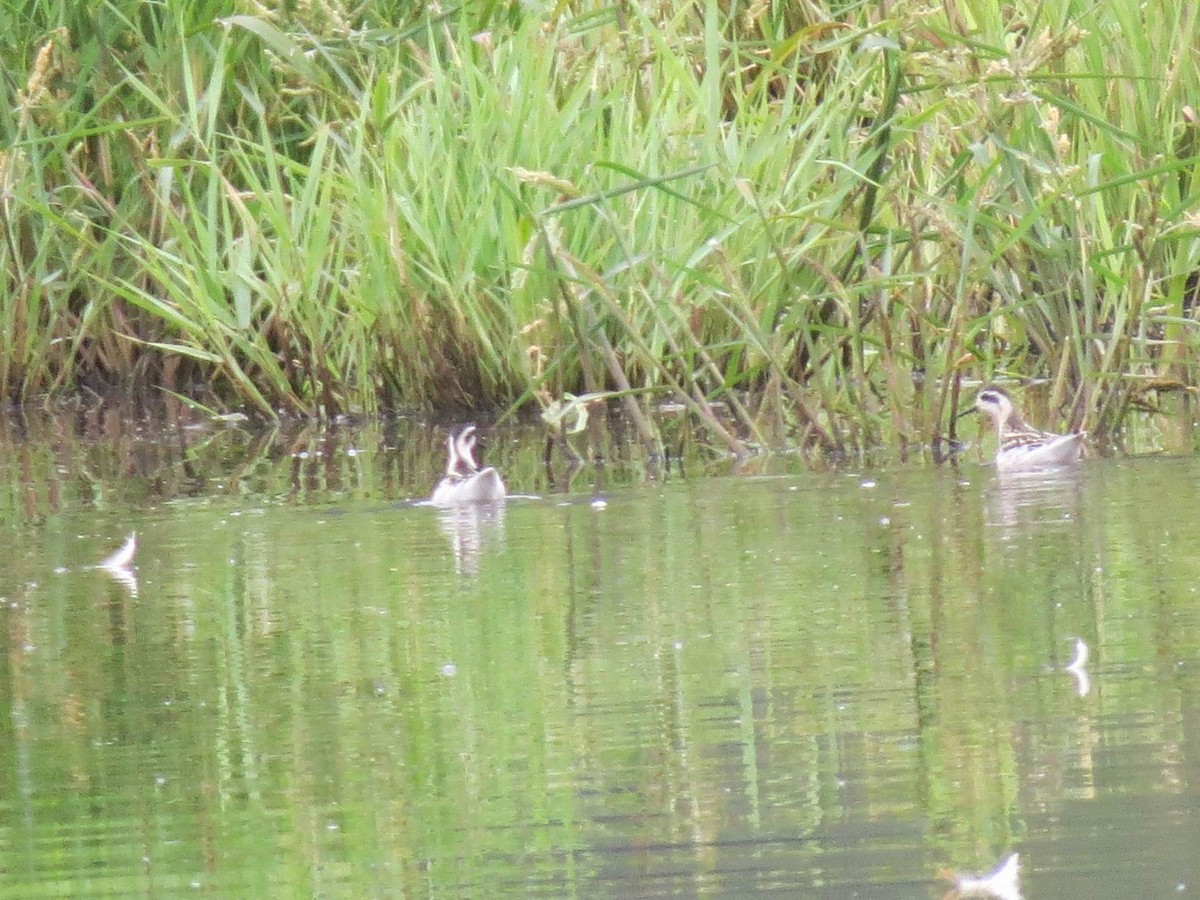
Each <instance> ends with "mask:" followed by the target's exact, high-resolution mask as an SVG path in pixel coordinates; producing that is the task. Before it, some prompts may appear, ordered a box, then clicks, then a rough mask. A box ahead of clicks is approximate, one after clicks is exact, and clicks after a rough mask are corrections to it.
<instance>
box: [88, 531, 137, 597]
mask: <svg viewBox="0 0 1200 900" xmlns="http://www.w3.org/2000/svg"><path fill="white" fill-rule="evenodd" d="M136 554H137V532H134V533H133V534H131V535H129V537H127V538H125V543H123V544H122V545H121V548H120V549H119V550H117V552H116V553H113V554H112V555H110V556H107V557H105V558H104V559H102V560H101V561H100V564H99V565H98V566H97V567H96V568H98V569H103V570H104V571H105V572H106V573H107V574H108V576H109V577H110V578H111V579H112V580H113V581H115V582H117V583H118V584H120V585H121V586H122V587H124V588H125V589H126V590H127V591H129V595H130V596H131V597H133V598H134V599H137V595H138V581H137V573H136V572H135V571H134V569H133V557H134V556H135V555H136Z"/></svg>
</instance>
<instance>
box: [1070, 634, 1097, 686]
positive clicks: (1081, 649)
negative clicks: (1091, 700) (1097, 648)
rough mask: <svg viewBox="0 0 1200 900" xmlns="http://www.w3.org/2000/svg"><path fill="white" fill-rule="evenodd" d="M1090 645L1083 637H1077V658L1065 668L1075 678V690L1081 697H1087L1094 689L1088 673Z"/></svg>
mask: <svg viewBox="0 0 1200 900" xmlns="http://www.w3.org/2000/svg"><path fill="white" fill-rule="evenodd" d="M1087 661H1088V645H1087V644H1086V643H1084V640H1083V638H1075V658H1074V659H1072V660H1071V662H1070V664H1069V665H1068V666H1067V667H1066V668H1065V669H1063V671H1064V672H1067V673H1068V674H1070V675H1072V676H1073V677H1074V678H1075V690H1076V691H1077V692H1078V693H1079V696H1080V697H1086V696H1087V695H1088V693H1089V692H1090V691H1091V690H1092V679H1091V676H1090V675H1088V670H1087Z"/></svg>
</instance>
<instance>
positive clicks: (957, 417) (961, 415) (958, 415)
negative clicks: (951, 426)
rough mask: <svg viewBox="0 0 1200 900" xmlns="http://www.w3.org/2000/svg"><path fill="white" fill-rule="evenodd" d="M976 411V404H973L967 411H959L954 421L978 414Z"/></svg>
mask: <svg viewBox="0 0 1200 900" xmlns="http://www.w3.org/2000/svg"><path fill="white" fill-rule="evenodd" d="M976 411H977V410H976V409H975V404H974V403H972V404H971V405H970V406H968V407H966V408H965V409H960V410H959V411H958V414H957V415H955V417H954V421H955V422H957V421H958V420H959V419H961V418H964V417H965V416H969V415H970V414H971V413H973V412H976Z"/></svg>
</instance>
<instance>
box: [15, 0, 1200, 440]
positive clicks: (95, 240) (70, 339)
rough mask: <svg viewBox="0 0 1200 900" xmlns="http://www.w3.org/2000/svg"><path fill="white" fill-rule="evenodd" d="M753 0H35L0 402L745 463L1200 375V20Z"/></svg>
mask: <svg viewBox="0 0 1200 900" xmlns="http://www.w3.org/2000/svg"><path fill="white" fill-rule="evenodd" d="M722 6H728V4H717V3H713V4H708V5H707V6H705V5H703V4H702V5H700V7H691V6H688V7H683V8H680V9H679V10H677V11H676V12H675V13H674V15H671V14H670V11H671V10H674V9H675V8H674V7H671V6H669V5H668V6H667V7H664V8H663V9H664V10H665V11H666V12H663V13H658V12H652V13H647V12H645V11H644V10H643V9H642V7H641V6H639V5H636V4H635V5H634V6H632V7H630V8H625V7H620V8H619V10H616V11H614V10H607V11H605V12H604V13H602V14H599V13H593V12H591V11H590V10H589V9H584V8H583V7H582V6H578V5H573V4H561V5H559V6H558V7H557V8H556V9H557V13H547V14H546V17H545V18H544V19H539V18H537V17H536V16H535V15H533V14H532V13H530V12H528V11H527V10H525V9H524V8H523V7H522V8H518V7H513V8H512V9H509V8H508V7H503V8H501V7H493V6H492V5H484V6H482V7H478V8H476V7H474V6H468V7H467V8H465V9H464V10H453V11H451V12H449V13H447V14H439V15H437V16H431V17H428V18H422V19H412V20H411V21H407V22H404V23H402V24H401V25H400V27H399V28H397V27H394V23H392V22H391V17H392V16H393V11H392V9H391V7H388V6H387V5H384V4H367V5H365V6H363V7H354V11H353V12H351V11H349V8H342V7H340V6H338V5H336V4H322V5H320V6H319V8H318V6H317V5H309V4H303V5H300V6H298V7H297V8H296V9H295V10H293V11H289V12H285V11H284V8H283V7H280V8H279V10H277V11H276V12H274V13H263V14H262V16H260V17H253V16H248V15H234V16H231V17H229V18H226V19H223V20H219V19H217V18H216V17H217V16H218V15H223V14H224V13H226V12H228V10H226V9H225V8H224V7H218V6H217V5H216V4H191V5H183V6H179V7H178V8H173V9H169V10H168V9H162V8H158V7H154V8H146V7H144V6H143V5H142V4H137V3H133V2H130V0H116V2H113V3H110V4H109V5H108V7H106V9H108V11H109V12H110V13H111V15H109V14H106V15H105V16H103V17H100V19H102V20H103V21H99V20H97V19H96V17H92V16H89V17H88V18H87V20H86V22H85V21H84V20H83V19H81V18H79V16H81V15H82V13H78V12H76V11H75V8H74V6H73V5H71V4H61V3H60V4H58V5H57V7H56V5H55V4H53V3H51V4H42V5H39V6H38V7H37V8H36V12H34V13H32V14H31V15H30V17H28V18H22V19H21V20H20V21H19V22H9V23H7V24H8V26H9V28H8V30H7V31H6V32H5V33H4V36H3V37H0V45H2V46H3V49H4V50H5V56H6V58H7V59H12V60H19V61H20V63H18V65H19V66H21V65H23V66H24V68H18V69H17V70H16V71H15V72H14V74H13V77H12V78H11V79H9V80H8V81H7V82H6V84H5V88H6V90H7V91H9V92H10V94H11V95H12V96H10V97H9V100H10V102H9V103H6V104H0V129H2V133H3V135H4V138H5V140H4V142H3V143H4V145H6V146H7V147H8V149H7V150H6V151H5V152H4V153H3V155H0V197H2V198H3V206H4V215H3V217H2V220H3V223H4V225H3V240H0V260H2V271H3V277H4V282H3V288H2V291H3V294H2V296H0V319H3V325H4V328H3V339H2V346H0V351H2V352H0V391H3V392H4V394H6V395H7V396H10V397H12V396H20V395H23V394H28V393H30V392H34V391H43V390H47V389H56V390H64V389H69V388H70V387H71V386H72V385H77V384H85V383H86V384H91V383H104V382H107V383H115V384H119V385H124V386H133V385H151V384H153V385H162V386H163V387H165V388H167V389H168V390H172V391H177V392H181V393H189V392H191V393H194V392H196V391H197V390H198V389H200V390H208V389H211V390H212V391H214V392H215V394H216V397H217V398H218V399H219V401H220V402H223V403H242V404H245V405H247V406H248V407H252V408H255V409H257V410H258V411H259V412H260V413H262V414H264V415H266V416H269V417H273V416H275V415H276V414H277V412H278V411H279V410H290V411H303V412H314V411H323V412H325V413H333V412H336V411H345V410H371V409H373V408H376V407H379V406H395V405H412V404H433V405H445V404H456V403H463V402H472V403H493V404H503V403H507V402H511V401H516V400H522V399H524V400H529V399H533V400H536V401H537V402H539V403H541V404H543V405H549V404H553V403H554V402H556V401H558V400H561V398H563V397H564V396H566V394H568V393H575V394H579V393H583V392H599V391H605V390H613V391H617V392H618V395H619V396H621V397H622V398H623V399H624V402H626V404H627V405H629V406H630V407H633V405H634V404H636V403H639V402H642V400H643V398H644V397H646V396H647V395H649V396H651V397H654V396H657V395H670V396H671V397H673V398H675V399H682V400H683V401H684V402H685V403H686V404H687V405H688V407H689V409H690V410H691V412H692V413H693V414H694V415H695V416H697V417H699V418H700V419H701V420H703V421H704V422H705V423H706V425H707V427H708V428H709V430H710V432H711V433H712V434H713V436H714V442H715V443H716V444H718V445H720V446H723V447H725V448H727V449H730V450H732V451H734V452H735V453H736V452H740V451H741V449H742V447H741V444H742V442H744V441H747V440H750V441H753V442H756V443H775V442H778V441H779V440H781V439H782V437H781V435H783V434H784V433H791V434H792V435H793V438H794V439H799V440H804V441H807V442H810V443H812V444H814V445H817V446H822V447H828V448H833V447H845V446H852V447H863V446H869V445H872V444H875V443H878V442H880V441H881V440H884V441H886V440H898V439H914V438H915V439H918V440H928V439H929V438H931V437H935V436H936V435H937V434H938V432H939V430H940V428H939V424H938V423H939V422H941V421H944V415H945V413H946V412H947V406H948V405H949V404H950V402H951V396H952V395H951V391H952V388H954V387H955V386H956V385H957V376H958V375H960V374H969V375H971V376H978V377H990V376H992V375H993V374H995V373H998V372H1014V373H1020V374H1023V375H1030V376H1039V377H1045V378H1047V379H1048V380H1049V383H1050V396H1049V402H1050V404H1051V408H1052V409H1053V410H1055V411H1058V410H1060V409H1064V410H1067V411H1068V412H1069V414H1070V415H1071V416H1072V417H1073V418H1074V419H1075V421H1076V424H1083V425H1085V426H1087V427H1089V428H1090V429H1091V430H1092V431H1093V432H1104V431H1107V430H1111V429H1113V428H1114V427H1115V426H1116V425H1118V424H1119V423H1120V422H1121V421H1122V419H1123V418H1124V415H1125V412H1126V411H1127V409H1128V407H1129V403H1130V401H1131V400H1132V399H1134V398H1135V396H1141V395H1142V394H1144V393H1145V392H1146V391H1147V390H1149V389H1153V390H1159V391H1162V390H1168V389H1174V388H1176V387H1178V386H1180V385H1181V384H1183V383H1185V382H1187V381H1189V379H1188V378H1187V374H1188V369H1187V365H1188V364H1189V363H1188V354H1189V353H1190V350H1191V349H1192V347H1193V346H1194V342H1195V339H1194V331H1193V329H1191V327H1190V324H1189V323H1190V321H1191V318H1190V309H1191V305H1192V304H1191V302H1190V300H1189V290H1191V289H1194V280H1195V279H1194V277H1193V273H1194V271H1195V269H1196V258H1197V255H1198V254H1200V241H1197V240H1196V234H1197V229H1196V222H1197V218H1196V216H1197V211H1196V209H1195V208H1194V203H1193V199H1192V197H1193V193H1194V189H1193V185H1192V179H1193V177H1194V174H1195V171H1196V161H1195V154H1196V141H1195V129H1196V127H1197V124H1196V113H1195V111H1194V109H1192V107H1190V106H1189V105H1188V104H1189V103H1194V98H1195V97H1196V96H1200V73H1198V72H1197V68H1196V66H1195V65H1194V62H1193V59H1192V48H1194V47H1195V46H1196V45H1197V43H1198V39H1200V13H1197V12H1196V11H1194V10H1193V9H1192V7H1191V6H1190V5H1188V4H1174V5H1172V4H1153V5H1150V6H1147V7H1144V8H1137V7H1131V6H1129V5H1128V4H1095V5H1093V6H1092V7H1089V9H1088V11H1087V12H1085V13H1084V14H1083V16H1082V17H1080V18H1076V19H1072V18H1071V16H1072V9H1073V7H1071V6H1070V5H1069V4H1067V3H1065V2H1064V0H1053V2H1051V3H1049V4H1045V3H1028V2H1024V0H1021V2H1017V3H1015V4H1009V5H1007V6H1005V7H1004V11H1003V14H1001V13H1000V12H999V11H992V10H989V9H982V8H979V9H975V8H972V9H971V10H969V11H968V10H965V9H962V8H960V7H959V6H958V5H956V4H950V5H949V6H945V7H939V8H938V9H936V10H935V11H933V12H930V11H928V10H924V9H923V10H922V12H921V15H919V16H917V15H914V14H913V10H912V9H911V8H910V6H909V5H908V4H903V3H902V4H899V5H896V6H893V7H890V8H889V10H890V13H891V15H892V18H890V19H884V20H879V19H878V18H872V17H875V16H878V15H879V11H878V10H877V9H875V8H874V7H863V8H862V9H861V10H860V9H859V8H858V7H852V8H851V9H850V10H849V11H847V12H845V13H842V14H840V18H839V17H836V16H834V15H833V14H832V13H831V12H829V11H823V10H819V9H817V8H816V7H813V6H811V5H810V6H805V7H801V6H799V5H793V4H786V3H783V4H766V3H763V4H751V5H750V7H749V8H748V9H749V12H748V13H747V11H746V9H743V8H742V7H740V6H739V7H737V13H736V15H734V14H733V13H730V12H727V11H725V10H724V9H722ZM414 8H418V7H414ZM480 9H483V10H487V12H479V10H480ZM614 9H616V8H614ZM1134 10H1136V13H1135V12H1134ZM38 16H42V17H44V18H41V19H39V18H37V17H38ZM806 16H812V17H813V19H811V20H809V19H806V18H805V17H806ZM1135 16H1136V18H1135ZM59 22H62V23H65V24H64V25H63V27H62V28H61V29H59V30H58V31H50V25H51V23H55V24H57V23H59ZM385 24H386V25H387V26H388V27H384V25H385ZM5 110H8V111H7V112H5ZM914 372H919V373H920V374H921V375H922V377H921V378H920V379H917V380H914V379H913V378H912V377H911V375H912V373H914ZM1126 376H1131V377H1130V378H1127V377H1126ZM1132 376H1137V378H1138V380H1136V381H1135V380H1132ZM746 392H749V396H750V397H751V398H753V399H752V402H749V403H746V402H745V400H744V399H743V398H744V397H746V396H747V394H746ZM714 399H721V400H722V401H724V402H725V404H726V407H725V408H726V409H727V410H728V413H727V415H726V416H724V417H723V416H721V415H718V414H717V413H715V412H714V411H713V410H712V409H711V408H710V405H709V404H710V402H711V401H712V400H714ZM214 402H216V401H214ZM635 421H637V422H638V426H639V428H642V429H643V430H645V429H653V425H652V424H651V423H650V422H647V421H645V420H636V419H635ZM646 436H647V437H650V438H653V435H646Z"/></svg>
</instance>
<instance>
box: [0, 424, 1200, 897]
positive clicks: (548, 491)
mask: <svg viewBox="0 0 1200 900" xmlns="http://www.w3.org/2000/svg"><path fill="white" fill-rule="evenodd" d="M113 427H114V428H115V429H116V430H117V431H119V432H120V439H113V438H112V436H111V435H108V436H106V435H103V434H102V435H99V436H97V435H96V434H95V433H92V435H91V436H90V437H81V434H85V433H86V430H85V431H83V432H81V431H80V430H79V429H76V428H72V427H69V426H65V425H64V426H62V430H61V431H60V432H53V431H51V432H50V433H48V434H47V433H35V434H26V435H22V434H18V433H13V432H11V431H9V432H4V433H3V434H0V444H2V445H3V447H4V449H5V453H4V454H3V459H2V460H0V487H2V491H3V495H2V497H0V525H2V526H3V528H4V530H5V533H6V540H5V541H4V542H3V544H0V598H2V600H3V606H2V609H0V617H2V621H3V628H2V629H0V639H2V640H3V650H4V652H3V655H2V656H0V664H2V666H3V670H2V673H0V704H2V705H0V710H2V711H3V715H0V753H2V754H3V766H2V767H0V772H2V773H3V776H2V777H3V793H2V794H0V803H2V807H0V809H2V814H0V845H2V847H3V857H2V858H3V860H4V864H3V866H2V868H0V892H3V894H4V895H6V896H14V897H15V896H22V897H26V896H53V895H62V896H84V895H87V896H104V895H120V896H127V895H130V894H134V893H137V894H153V895H170V894H175V893H191V892H202V893H208V894H215V895H225V896H267V895H274V896H280V895H298V896H329V897H334V896H347V897H349V896H354V897H361V896H369V897H392V896H400V895H417V896H426V895H433V896H497V895H508V896H552V897H563V896H580V897H604V896H613V897H629V896H668V895H670V896H677V895H684V896H691V895H697V894H703V895H724V896H748V895H751V894H763V893H771V892H778V893H781V894H784V895H787V896H798V897H816V898H822V897H828V898H843V897H873V898H935V897H940V896H941V895H942V894H943V893H944V892H945V891H946V890H947V888H948V886H949V885H948V882H946V881H944V880H941V877H940V876H939V871H940V870H942V869H948V870H952V871H957V872H972V873H979V872H984V871H987V870H988V869H991V868H992V867H993V866H994V865H995V864H996V863H997V862H998V861H999V860H1000V859H1002V858H1003V857H1004V856H1005V855H1007V854H1008V853H1009V852H1012V851H1019V852H1020V854H1021V860H1022V867H1023V872H1022V878H1021V886H1022V889H1023V894H1024V896H1026V897H1029V898H1037V897H1045V898H1092V900H1094V898H1123V900H1124V898H1130V897H1146V898H1148V897H1168V896H1170V897H1175V896H1181V895H1182V896H1188V895H1191V894H1193V893H1197V892H1200V859H1198V857H1197V853H1196V848H1197V847H1200V664H1198V660H1200V597H1198V591H1200V571H1197V570H1200V554H1197V552H1196V549H1195V548H1196V547H1200V524H1198V522H1197V516H1196V515H1195V510H1196V509H1197V505H1198V503H1200V496H1198V492H1197V490H1196V487H1195V486H1196V485H1197V484H1200V464H1198V463H1197V462H1196V461H1195V460H1193V459H1191V458H1180V459H1168V458H1150V459H1138V460H1091V461H1088V463H1087V464H1085V465H1084V466H1083V468H1082V469H1081V471H1080V472H1079V473H1078V475H1077V476H1075V477H1069V478H1061V479H1049V480H1047V479H1041V478H1038V479H1028V480H1019V481H1017V482H1013V481H1011V480H1008V481H1006V482H1000V481H999V480H998V479H997V477H996V475H995V473H994V472H992V471H991V470H990V469H989V468H987V467H981V466H978V465H976V464H974V463H973V462H966V463H964V464H963V465H961V466H959V467H958V468H957V469H954V468H940V469H936V468H932V467H927V466H920V465H914V466H909V467H904V468H901V467H888V466H884V467H880V468H875V469H872V470H860V471H848V470H845V469H843V470H834V471H824V472H810V471H805V469H804V466H803V463H802V462H801V461H791V462H786V461H785V463H783V464H779V465H774V466H771V467H766V468H764V469H763V470H762V471H763V472H764V473H765V472H770V473H771V474H743V475H737V476H733V475H724V476H719V477H706V476H704V475H703V474H699V473H696V472H694V471H688V470H687V467H685V471H684V475H686V476H687V477H681V476H680V474H679V470H678V467H676V468H674V469H673V470H672V469H670V468H668V469H667V470H666V471H665V472H657V473H656V472H654V471H650V472H649V474H651V475H656V474H657V475H658V479H657V480H651V481H647V480H646V476H647V469H646V468H645V467H641V468H639V465H640V464H639V463H638V461H637V459H636V455H634V454H631V456H630V458H629V459H627V460H623V461H622V460H614V461H613V462H614V464H613V465H611V466H610V467H609V468H608V469H607V470H606V472H605V474H603V475H602V476H600V477H601V479H602V480H600V481H598V479H597V476H596V475H595V473H594V471H591V470H584V472H583V474H582V475H577V476H576V477H575V480H573V481H567V480H566V479H565V478H559V479H557V480H556V482H555V483H554V484H551V483H550V482H549V481H548V479H547V477H546V476H545V475H544V474H543V472H542V470H541V468H540V459H541V452H542V451H541V445H540V438H539V437H534V436H533V435H532V432H524V431H521V432H514V433H512V434H509V433H497V434H495V435H493V442H492V445H491V447H490V448H489V456H490V458H491V460H492V461H494V462H496V463H497V464H499V465H501V466H502V467H503V468H504V470H505V471H506V473H507V474H508V476H509V481H510V488H512V489H514V490H517V491H521V492H526V493H530V494H538V495H541V496H542V497H543V499H523V500H516V501H512V502H510V503H508V504H507V505H506V506H504V507H502V508H500V509H490V508H483V509H474V510H468V511H460V512H458V513H451V514H447V513H441V512H439V511H437V510H434V509H432V508H429V507H427V506H423V505H420V504H417V503H414V502H413V501H414V500H419V499H420V498H421V497H423V496H425V495H426V494H427V493H428V490H429V489H430V488H431V486H432V483H433V481H434V480H436V477H437V474H438V470H439V469H440V467H441V464H442V461H441V458H440V444H441V435H442V434H443V432H440V431H438V430H436V429H425V428H421V427H417V426H415V425H413V426H411V427H410V426H407V425H403V424H402V425H399V426H396V427H395V428H392V429H384V430H383V431H379V430H371V429H368V430H366V431H362V432H352V431H347V430H343V431H341V432H339V433H336V434H334V435H330V434H328V433H318V432H305V433H303V434H301V435H299V436H289V437H288V438H287V439H286V440H281V438H280V437H278V436H277V437H275V438H271V437H270V436H266V437H264V436H261V435H253V434H250V433H248V432H242V431H238V430H233V431H228V432H226V431H221V430H206V431H201V432H199V433H196V434H190V433H182V432H179V433H175V434H168V433H163V432H161V431H153V430H151V431H146V432H144V433H142V432H139V431H138V430H137V429H132V430H131V429H129V428H127V427H124V426H115V425H114V426H113ZM552 490H561V491H562V492H561V493H553V492H552ZM598 498H602V499H603V501H604V502H603V503H596V502H594V501H595V500H596V499H598ZM128 531H136V532H137V533H138V534H139V536H140V549H139V554H138V557H137V570H136V582H135V583H133V584H130V583H128V582H123V581H121V580H117V579H114V578H112V577H110V576H109V574H107V573H106V572H105V571H103V570H98V569H95V568H91V565H92V564H94V563H95V562H96V561H98V560H99V559H101V558H102V557H103V556H105V555H106V554H107V553H109V552H111V551H112V550H113V549H115V547H116V546H117V545H119V544H120V542H121V540H122V538H123V536H124V535H125V534H126V533H127V532H128ZM1076 638H1081V639H1083V640H1084V641H1085V642H1086V643H1087V645H1088V646H1089V648H1090V659H1089V663H1088V665H1087V673H1088V676H1089V677H1088V681H1089V683H1088V684H1087V685H1086V687H1087V691H1086V693H1082V692H1081V686H1082V685H1081V682H1080V681H1079V680H1078V679H1077V678H1076V677H1074V676H1073V675H1071V674H1069V673H1067V672H1064V671H1063V668H1064V667H1065V666H1066V665H1067V664H1068V662H1069V661H1070V658H1071V656H1072V653H1073V650H1074V647H1075V643H1074V641H1075V639H1076Z"/></svg>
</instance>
